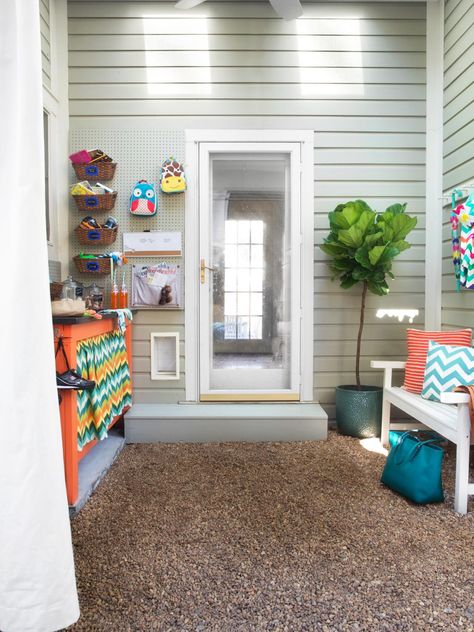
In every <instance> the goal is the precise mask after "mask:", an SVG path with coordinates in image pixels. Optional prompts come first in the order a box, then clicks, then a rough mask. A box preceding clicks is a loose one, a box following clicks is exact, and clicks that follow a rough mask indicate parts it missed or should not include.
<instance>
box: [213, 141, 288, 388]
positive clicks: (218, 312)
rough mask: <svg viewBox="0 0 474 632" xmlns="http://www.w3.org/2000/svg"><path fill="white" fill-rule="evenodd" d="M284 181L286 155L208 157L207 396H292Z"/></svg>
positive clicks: (285, 187) (286, 219)
mask: <svg viewBox="0 0 474 632" xmlns="http://www.w3.org/2000/svg"><path fill="white" fill-rule="evenodd" d="M289 181H290V158H289V155H286V154H265V153H262V154H252V155H245V156H243V155H242V154H216V155H211V187H212V221H211V252H212V257H213V260H212V267H213V270H214V271H213V274H212V279H213V281H212V291H211V295H210V301H211V310H210V313H211V320H212V322H211V324H210V326H211V341H212V344H211V349H210V367H211V370H210V388H211V389H224V390H241V389H243V390H250V391H251V390H274V389H289V388H290V373H291V371H290V364H291V363H290V360H291V339H290V331H291V313H292V309H291V292H290V285H289V279H290V269H291V250H290V243H291V242H290V236H291V226H290V217H291V213H290V208H289V204H290V203H289V200H290V190H289ZM239 369H242V371H239Z"/></svg>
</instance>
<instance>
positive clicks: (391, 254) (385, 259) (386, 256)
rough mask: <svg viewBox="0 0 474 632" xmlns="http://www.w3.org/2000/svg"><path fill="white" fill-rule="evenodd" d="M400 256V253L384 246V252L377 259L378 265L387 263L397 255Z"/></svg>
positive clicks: (395, 249)
mask: <svg viewBox="0 0 474 632" xmlns="http://www.w3.org/2000/svg"><path fill="white" fill-rule="evenodd" d="M399 254H400V251H399V250H398V249H397V248H394V247H393V246H386V247H385V251H384V253H383V254H382V256H381V257H380V259H379V263H387V262H388V261H391V260H392V259H394V258H395V257H396V256H397V255H399Z"/></svg>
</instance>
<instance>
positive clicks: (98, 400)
mask: <svg viewBox="0 0 474 632" xmlns="http://www.w3.org/2000/svg"><path fill="white" fill-rule="evenodd" d="M77 371H78V373H80V374H81V375H82V377H85V378H86V379H88V380H94V381H95V384H96V385H95V388H94V390H92V391H78V393H77V413H78V431H77V443H78V449H79V450H82V448H83V447H84V446H85V445H86V444H87V443H88V442H89V441H92V439H99V440H101V439H105V438H106V437H107V430H108V428H109V425H110V423H111V422H112V420H113V419H114V417H116V416H117V415H121V414H122V413H123V412H124V409H125V407H126V406H131V404H132V384H131V380H130V369H129V366H128V358H127V350H126V347H125V337H124V335H123V334H122V333H121V332H120V331H113V332H110V333H107V334H102V335H100V336H95V337H93V338H88V339H87V340H81V342H79V343H78V345H77Z"/></svg>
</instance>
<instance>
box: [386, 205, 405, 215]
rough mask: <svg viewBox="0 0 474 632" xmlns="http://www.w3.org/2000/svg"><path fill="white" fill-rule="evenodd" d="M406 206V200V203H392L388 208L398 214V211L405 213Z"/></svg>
mask: <svg viewBox="0 0 474 632" xmlns="http://www.w3.org/2000/svg"><path fill="white" fill-rule="evenodd" d="M406 207H407V203H406V202H405V204H392V206H388V207H387V209H386V210H387V211H389V212H390V213H393V214H394V215H398V213H404V212H405V209H406Z"/></svg>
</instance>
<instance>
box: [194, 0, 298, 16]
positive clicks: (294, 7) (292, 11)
mask: <svg viewBox="0 0 474 632" xmlns="http://www.w3.org/2000/svg"><path fill="white" fill-rule="evenodd" d="M181 1H182V0H181ZM270 4H271V5H272V7H273V8H274V10H275V12H276V13H278V15H279V16H280V17H281V18H283V19H284V20H295V19H296V18H299V17H300V15H303V7H302V6H301V2H300V1H299V0H270Z"/></svg>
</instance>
